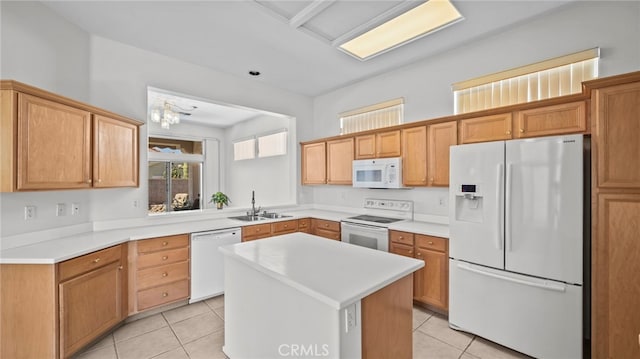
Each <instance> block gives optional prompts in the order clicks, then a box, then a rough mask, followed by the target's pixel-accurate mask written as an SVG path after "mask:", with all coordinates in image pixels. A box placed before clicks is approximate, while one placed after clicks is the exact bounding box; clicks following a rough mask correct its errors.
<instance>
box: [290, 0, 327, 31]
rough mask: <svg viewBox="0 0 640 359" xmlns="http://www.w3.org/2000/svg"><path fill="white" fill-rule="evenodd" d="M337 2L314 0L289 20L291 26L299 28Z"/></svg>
mask: <svg viewBox="0 0 640 359" xmlns="http://www.w3.org/2000/svg"><path fill="white" fill-rule="evenodd" d="M335 1H336V0H314V1H313V2H312V3H311V4H309V5H307V7H305V8H304V9H302V10H300V11H299V12H298V13H297V14H295V15H294V16H293V17H292V18H291V19H290V20H289V26H291V27H293V28H294V29H295V28H299V27H300V26H302V25H304V24H305V23H306V22H307V21H309V20H311V19H313V18H314V17H316V16H317V15H318V14H320V13H321V12H323V11H324V9H326V8H328V7H329V6H331V4H333V3H334V2H335Z"/></svg>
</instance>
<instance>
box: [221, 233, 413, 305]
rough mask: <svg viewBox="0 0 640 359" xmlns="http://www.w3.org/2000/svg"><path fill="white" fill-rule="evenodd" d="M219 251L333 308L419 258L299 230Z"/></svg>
mask: <svg viewBox="0 0 640 359" xmlns="http://www.w3.org/2000/svg"><path fill="white" fill-rule="evenodd" d="M220 250H221V251H222V252H223V253H224V254H225V255H226V256H228V257H231V258H234V259H237V260H239V261H241V262H243V263H245V264H247V265H248V266H250V267H252V268H254V269H256V270H258V271H260V272H261V273H264V274H266V275H268V276H270V277H272V278H274V279H276V280H278V281H280V282H282V283H285V284H287V285H289V286H291V287H293V288H296V289H298V290H300V291H302V292H304V293H306V294H308V295H309V296H311V297H314V298H316V299H318V300H320V301H322V302H324V303H326V304H328V305H330V306H331V307H333V308H335V309H338V310H339V309H342V308H345V307H346V306H348V305H350V304H352V303H354V302H356V301H358V300H360V299H362V298H364V297H366V296H368V295H369V294H371V293H373V292H375V291H377V290H379V289H381V288H383V287H385V286H387V285H389V284H391V283H393V282H395V281H396V280H398V279H400V278H402V277H404V276H406V275H408V274H410V273H413V272H414V271H416V270H418V269H420V268H421V267H423V266H424V262H423V261H421V260H417V259H413V258H408V257H404V256H398V255H394V254H389V253H387V252H383V251H378V250H374V249H370V248H365V247H360V246H356V245H352V244H348V243H343V242H339V241H333V240H328V239H326V238H321V237H317V236H314V235H310V234H306V233H300V232H298V233H291V234H285V235H281V236H276V237H270V238H265V239H262V240H258V241H250V242H244V243H239V244H233V245H230V246H224V247H221V248H220Z"/></svg>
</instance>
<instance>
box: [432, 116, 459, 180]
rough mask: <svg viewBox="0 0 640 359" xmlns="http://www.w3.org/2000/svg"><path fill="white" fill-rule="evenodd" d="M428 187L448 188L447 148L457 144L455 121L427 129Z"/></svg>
mask: <svg viewBox="0 0 640 359" xmlns="http://www.w3.org/2000/svg"><path fill="white" fill-rule="evenodd" d="M427 136H428V137H427V144H428V145H429V149H428V150H427V154H428V159H427V165H428V172H429V173H428V174H429V176H428V177H429V186H449V147H451V146H455V145H456V144H457V143H458V125H457V123H456V122H455V121H451V122H444V123H438V124H435V125H429V126H428V127H427Z"/></svg>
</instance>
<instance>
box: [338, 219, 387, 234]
mask: <svg viewBox="0 0 640 359" xmlns="http://www.w3.org/2000/svg"><path fill="white" fill-rule="evenodd" d="M342 226H343V228H345V229H350V228H353V229H357V230H365V231H371V232H381V233H382V232H386V231H388V229H387V228H386V227H378V226H371V225H368V224H360V223H353V222H344V221H343V222H342Z"/></svg>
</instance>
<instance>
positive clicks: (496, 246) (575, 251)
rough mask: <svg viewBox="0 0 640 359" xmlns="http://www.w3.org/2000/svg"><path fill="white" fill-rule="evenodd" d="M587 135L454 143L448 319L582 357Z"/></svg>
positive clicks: (528, 350) (541, 353) (507, 340)
mask: <svg viewBox="0 0 640 359" xmlns="http://www.w3.org/2000/svg"><path fill="white" fill-rule="evenodd" d="M583 150H584V148H583V136H582V135H569V136H554V137H545V138H536V139H525V140H512V141H500V142H488V143H479V144H468V145H459V146H453V147H451V163H450V186H451V187H450V198H449V225H450V240H449V253H450V261H449V291H450V293H449V294H450V296H449V298H450V299H449V323H450V326H451V327H453V328H456V329H460V330H463V331H467V332H470V333H473V334H476V335H478V336H481V337H484V338H486V339H489V340H491V341H494V342H496V343H499V344H502V345H504V346H507V347H509V348H512V349H514V350H517V351H520V352H522V353H525V354H527V355H531V356H534V357H536V358H561V359H570V358H581V357H582V348H583V330H582V328H583V325H582V318H583V311H582V305H583V299H582V293H583V197H584V194H583Z"/></svg>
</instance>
